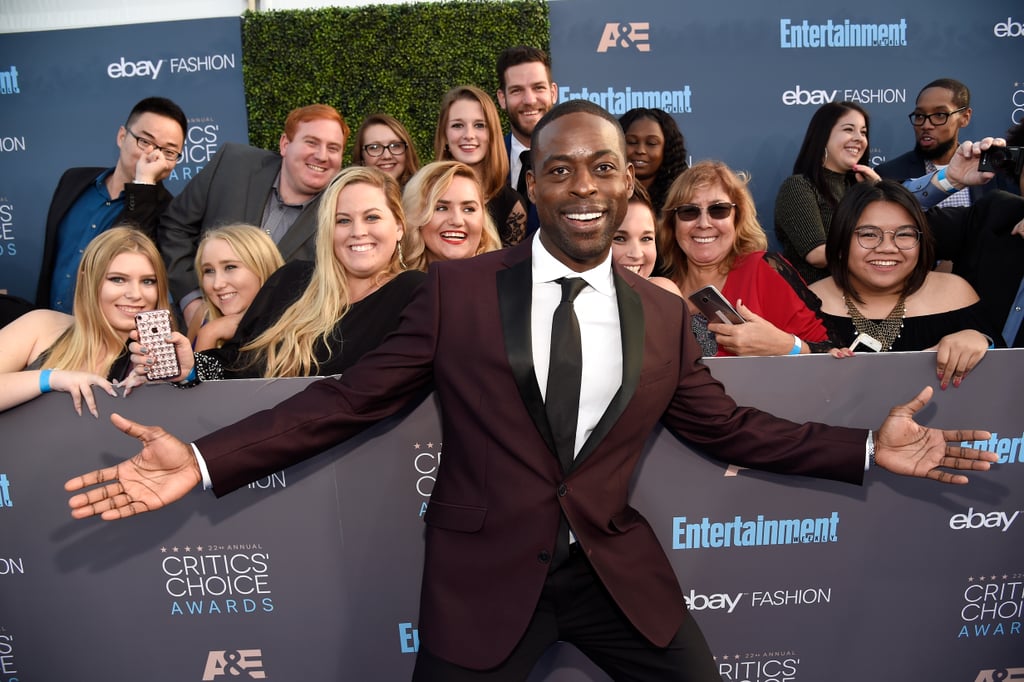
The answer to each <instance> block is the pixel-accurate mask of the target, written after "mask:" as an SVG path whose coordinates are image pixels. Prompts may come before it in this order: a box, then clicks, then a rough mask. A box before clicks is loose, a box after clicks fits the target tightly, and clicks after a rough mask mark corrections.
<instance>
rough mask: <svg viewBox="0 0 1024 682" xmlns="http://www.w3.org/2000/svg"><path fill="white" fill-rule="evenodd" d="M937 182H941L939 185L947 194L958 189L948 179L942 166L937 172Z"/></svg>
mask: <svg viewBox="0 0 1024 682" xmlns="http://www.w3.org/2000/svg"><path fill="white" fill-rule="evenodd" d="M935 182H937V183H939V187H941V188H942V191H944V192H946V193H947V194H952V193H953V192H956V191H957V189H956V187H954V186H953V183H952V182H950V181H949V180H947V179H946V169H945V168H940V169H939V172H938V173H936V174H935Z"/></svg>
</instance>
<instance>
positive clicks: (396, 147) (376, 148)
mask: <svg viewBox="0 0 1024 682" xmlns="http://www.w3.org/2000/svg"><path fill="white" fill-rule="evenodd" d="M405 148H406V144H405V143H404V142H388V143H387V144H377V143H376V142H371V143H370V144H364V145H363V153H364V154H366V155H367V156H381V155H382V154H383V153H384V150H385V149H387V150H388V151H389V152H391V155H392V156H401V155H402V154H404V153H405Z"/></svg>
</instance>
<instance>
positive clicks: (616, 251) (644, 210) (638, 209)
mask: <svg viewBox="0 0 1024 682" xmlns="http://www.w3.org/2000/svg"><path fill="white" fill-rule="evenodd" d="M612 258H613V259H614V260H615V262H616V263H618V264H619V265H622V266H624V267H625V268H626V269H628V270H632V271H633V272H635V273H637V274H638V275H640V276H641V277H645V278H646V277H650V276H651V273H652V272H653V271H654V263H655V261H657V259H658V247H657V243H656V239H655V225H654V213H652V212H651V209H650V208H649V207H648V206H646V205H645V204H644V203H643V202H640V201H631V202H629V207H628V208H627V209H626V217H625V218H623V220H622V224H621V225H619V229H617V230H615V235H614V236H613V237H612Z"/></svg>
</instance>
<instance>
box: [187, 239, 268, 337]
mask: <svg viewBox="0 0 1024 682" xmlns="http://www.w3.org/2000/svg"><path fill="white" fill-rule="evenodd" d="M213 239H223V240H224V241H225V242H227V243H228V245H229V246H230V247H231V248H232V250H233V251H234V252H235V255H237V256H238V260H239V261H241V262H242V264H243V265H244V266H245V267H246V268H248V269H249V271H251V272H252V273H253V274H254V275H256V277H257V278H258V279H259V281H260V286H263V283H264V282H266V281H267V278H268V277H270V276H271V275H272V274H274V271H275V270H277V269H278V268H279V267H281V266H282V265H284V259H283V258H281V252H280V251H279V250H278V248H277V245H276V244H274V240H273V239H271V238H270V235H268V234H267V233H266V232H264V231H263V230H261V229H260V228H258V227H256V226H255V225H249V224H246V223H234V224H232V225H223V226H221V227H215V228H214V229H212V230H209V231H207V232H206V233H204V234H203V238H202V240H201V241H200V242H199V246H198V247H197V248H196V260H195V273H196V279H198V280H199V288H200V289H202V287H203V265H202V264H203V253H204V251H205V249H206V245H207V244H209V243H210V241H211V240H213ZM200 312H201V313H202V314H201V315H196V316H195V317H193V318H192V325H191V326H190V327H189V330H188V336H189V338H190V339H194V338H195V335H196V334H197V333H198V332H199V328H200V327H201V326H202V325H203V324H204V323H206V322H209V321H210V320H215V319H217V318H218V317H222V316H223V313H222V312H221V311H220V308H218V307H217V306H216V305H214V304H213V302H212V301H211V300H210V299H209V298H207V297H206V295H205V294H204V295H203V307H202V308H201V309H200Z"/></svg>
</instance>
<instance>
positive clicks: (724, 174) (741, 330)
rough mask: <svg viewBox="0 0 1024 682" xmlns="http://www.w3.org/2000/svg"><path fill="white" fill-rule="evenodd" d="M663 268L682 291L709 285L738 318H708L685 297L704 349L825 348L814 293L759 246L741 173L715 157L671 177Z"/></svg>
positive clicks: (662, 236)
mask: <svg viewBox="0 0 1024 682" xmlns="http://www.w3.org/2000/svg"><path fill="white" fill-rule="evenodd" d="M658 241H659V246H660V248H661V253H662V256H663V258H664V259H665V266H666V269H667V273H668V276H669V277H670V278H671V279H672V281H673V282H675V283H676V286H678V287H679V290H680V291H681V292H682V293H683V296H684V297H688V296H689V295H690V294H692V293H694V292H696V291H697V290H699V289H701V288H703V287H705V286H708V285H714V286H715V287H717V288H718V289H719V290H720V291H721V292H722V294H723V295H724V296H725V298H726V299H727V300H728V301H729V303H731V304H732V305H733V307H734V308H736V310H737V311H738V312H739V313H740V315H741V316H742V317H743V319H744V320H745V322H744V323H742V324H728V323H724V322H716V321H710V320H708V319H707V318H706V317H704V316H703V315H702V314H701V313H700V312H699V311H698V310H697V309H696V307H694V306H693V304H692V303H691V302H690V301H689V299H687V305H689V306H690V313H691V324H692V327H693V332H694V335H695V336H696V337H697V340H698V341H699V342H700V344H701V348H702V349H703V351H704V355H796V354H800V353H809V352H813V351H825V350H827V349H829V348H830V347H831V345H832V344H831V343H830V342H829V338H828V334H827V332H826V330H825V327H824V325H823V324H822V323H821V320H819V319H818V318H817V317H816V315H815V311H814V309H813V308H812V306H814V305H815V304H816V303H817V301H816V299H815V298H814V296H813V295H811V293H810V292H809V291H808V290H807V287H806V286H805V285H804V283H803V281H802V280H801V279H800V276H799V275H798V274H797V273H796V271H795V270H794V269H793V267H792V266H791V265H790V264H789V263H788V262H787V261H786V260H785V259H784V258H782V257H780V256H778V255H777V254H769V253H767V252H766V251H765V249H766V248H767V246H768V238H767V236H766V235H765V233H764V229H763V228H762V227H761V225H760V224H759V223H758V222H757V213H756V210H755V208H754V199H753V197H752V196H751V195H750V191H749V190H748V189H747V181H746V179H745V178H742V177H740V176H739V175H737V173H736V172H734V171H733V170H732V169H731V168H729V167H728V166H726V165H725V164H724V163H722V162H720V161H701V162H699V163H697V164H695V165H693V166H692V167H690V169H689V170H687V171H686V172H685V173H683V174H682V175H680V176H679V177H678V178H676V180H675V182H674V183H672V186H671V187H670V188H669V191H668V195H667V196H666V198H665V209H664V210H663V211H662V216H661V224H660V226H659V235H658Z"/></svg>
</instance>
